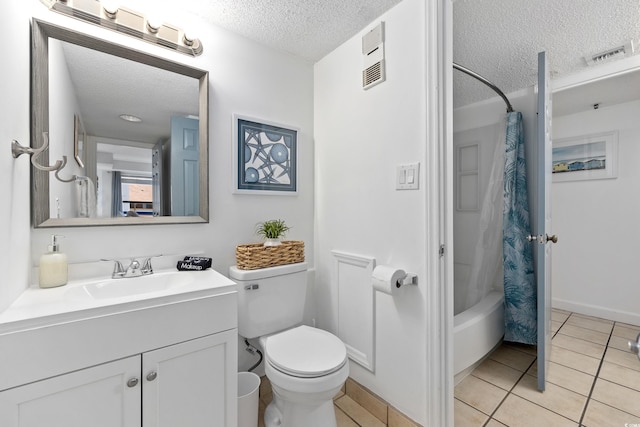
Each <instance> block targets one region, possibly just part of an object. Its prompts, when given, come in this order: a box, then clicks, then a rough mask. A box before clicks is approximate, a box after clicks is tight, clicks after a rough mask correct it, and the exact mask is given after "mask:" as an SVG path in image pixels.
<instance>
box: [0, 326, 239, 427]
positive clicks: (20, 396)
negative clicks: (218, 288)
mask: <svg viewBox="0 0 640 427" xmlns="http://www.w3.org/2000/svg"><path fill="white" fill-rule="evenodd" d="M236 337H237V335H236V332H235V331H227V332H222V333H218V334H214V335H209V336H207V337H203V338H198V339H195V340H191V341H187V342H184V343H180V344H175V345H172V346H168V347H164V348H161V349H158V350H154V351H150V352H146V353H143V354H142V355H139V356H132V357H128V358H126V359H122V360H116V361H113V362H109V363H104V364H102V365H98V366H94V367H91V368H86V369H82V370H79V371H77V372H71V373H68V374H63V375H60V376H57V377H54V378H50V379H46V380H42V381H37V382H35V383H31V384H27V385H23V386H20V387H16V388H13V389H10V390H6V391H4V392H0V426H2V427H42V426H45V425H46V426H47V427H89V426H90V427H119V426H122V427H140V426H143V427H163V426H166V427H169V426H172V427H175V426H189V427H198V426H202V427H204V426H226V425H228V424H226V421H227V420H228V419H229V418H230V414H229V413H228V412H229V408H228V406H229V404H230V403H232V404H233V405H235V396H233V401H232V402H230V398H231V396H228V395H227V391H226V389H227V385H228V381H229V379H230V378H229V377H230V371H232V372H231V373H232V374H233V375H235V374H236V372H235V365H234V364H232V363H230V361H231V360H232V357H233V354H234V351H232V349H233V348H235V347H236V345H237V344H236ZM141 403H142V404H141Z"/></svg>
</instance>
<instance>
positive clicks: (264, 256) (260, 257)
mask: <svg viewBox="0 0 640 427" xmlns="http://www.w3.org/2000/svg"><path fill="white" fill-rule="evenodd" d="M303 261H304V242H302V241H300V240H283V241H282V244H281V245H278V246H264V244H262V243H249V244H247V245H238V246H236V264H237V265H236V267H238V268H239V269H240V270H255V269H258V268H266V267H275V266H276V265H285V264H295V263H297V262H303Z"/></svg>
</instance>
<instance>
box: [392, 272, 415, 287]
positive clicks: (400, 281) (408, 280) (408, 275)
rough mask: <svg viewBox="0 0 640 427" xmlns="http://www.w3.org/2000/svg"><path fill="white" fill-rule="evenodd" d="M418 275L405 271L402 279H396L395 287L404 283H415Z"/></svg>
mask: <svg viewBox="0 0 640 427" xmlns="http://www.w3.org/2000/svg"><path fill="white" fill-rule="evenodd" d="M417 284H418V275H417V274H414V273H406V274H405V275H404V277H403V278H402V279H398V280H397V281H396V288H399V287H400V286H405V285H417Z"/></svg>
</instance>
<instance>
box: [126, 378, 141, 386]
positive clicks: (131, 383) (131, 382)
mask: <svg viewBox="0 0 640 427" xmlns="http://www.w3.org/2000/svg"><path fill="white" fill-rule="evenodd" d="M138 381H139V380H138V379H137V378H136V377H133V378H130V379H129V381H127V386H128V387H135V386H137V385H138Z"/></svg>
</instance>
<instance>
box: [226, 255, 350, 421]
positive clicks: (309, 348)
mask: <svg viewBox="0 0 640 427" xmlns="http://www.w3.org/2000/svg"><path fill="white" fill-rule="evenodd" d="M306 275H307V270H306V263H299V264H289V265H283V266H278V267H270V268H264V269H259V270H239V269H237V268H236V267H231V268H230V269H229V277H231V279H232V280H234V281H235V282H236V283H237V284H238V288H237V289H238V333H239V334H240V335H241V336H242V337H244V338H259V341H260V345H261V347H262V348H263V353H264V366H265V373H266V375H267V377H268V378H269V380H270V381H271V387H272V390H273V400H272V402H271V403H270V404H269V406H268V407H267V409H266V410H265V415H264V423H265V427H336V416H335V411H334V407H333V397H334V396H335V395H336V394H337V393H338V391H339V390H340V388H341V387H342V385H343V384H344V382H345V381H346V379H347V377H348V376H349V363H348V359H347V350H346V347H345V345H344V343H343V342H342V341H341V340H340V339H339V338H338V337H336V336H335V335H333V334H331V333H330V332H328V331H325V330H322V329H317V328H312V327H310V326H304V325H303V326H299V325H300V324H301V323H302V317H303V311H304V310H303V308H304V302H305V298H306V282H307V280H306V277H307V276H306Z"/></svg>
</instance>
